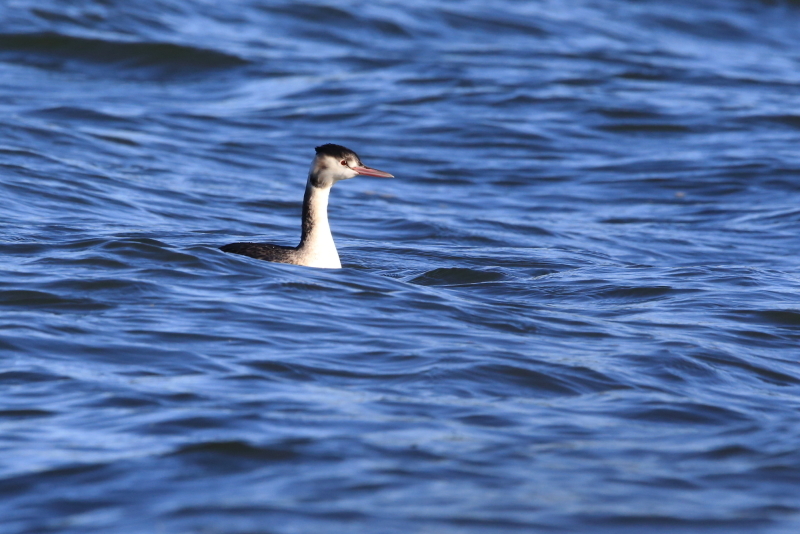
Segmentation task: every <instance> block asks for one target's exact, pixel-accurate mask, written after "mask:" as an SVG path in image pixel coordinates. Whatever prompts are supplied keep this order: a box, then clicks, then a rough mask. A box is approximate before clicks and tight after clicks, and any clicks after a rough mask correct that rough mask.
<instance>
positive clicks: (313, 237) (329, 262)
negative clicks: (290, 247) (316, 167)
mask: <svg viewBox="0 0 800 534" xmlns="http://www.w3.org/2000/svg"><path fill="white" fill-rule="evenodd" d="M330 192H331V188H330V187H315V186H313V185H311V180H310V179H309V181H308V183H307V184H306V194H305V198H304V199H303V235H302V237H301V239H300V244H299V245H298V246H297V259H298V260H299V261H298V263H299V264H300V265H306V266H308V267H323V268H327V269H340V268H341V267H342V264H341V262H340V261H339V253H338V252H336V244H335V243H334V242H333V235H332V234H331V227H330V225H329V224H328V197H329V196H330Z"/></svg>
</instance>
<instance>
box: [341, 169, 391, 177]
mask: <svg viewBox="0 0 800 534" xmlns="http://www.w3.org/2000/svg"><path fill="white" fill-rule="evenodd" d="M350 168H351V169H353V170H354V171H356V172H357V173H358V174H360V175H362V176H377V177H378V178H394V175H393V174H389V173H388V172H383V171H379V170H378V169H373V168H372V167H350Z"/></svg>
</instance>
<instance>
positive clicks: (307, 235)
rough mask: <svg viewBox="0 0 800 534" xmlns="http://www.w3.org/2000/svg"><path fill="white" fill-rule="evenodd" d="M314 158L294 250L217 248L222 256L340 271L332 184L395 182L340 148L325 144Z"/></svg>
mask: <svg viewBox="0 0 800 534" xmlns="http://www.w3.org/2000/svg"><path fill="white" fill-rule="evenodd" d="M316 151H317V155H316V156H315V157H314V160H313V161H312V162H311V169H310V170H309V171H308V183H306V194H305V197H304V198H303V233H302V235H301V237H300V244H299V245H297V246H296V247H284V246H281V245H273V244H270V243H231V244H230V245H225V246H222V247H220V250H222V251H223V252H232V253H233V254H242V255H243V256H250V257H251V258H256V259H259V260H267V261H274V262H278V263H293V264H295V265H306V266H308V267H322V268H326V269H340V268H341V267H342V264H341V263H340V262H339V253H338V252H336V245H335V244H334V242H333V236H332V235H331V227H330V226H329V225H328V195H329V194H330V192H331V187H333V184H335V183H336V182H338V181H340V180H347V179H348V178H353V177H354V176H378V177H380V178H394V176H392V175H391V174H389V173H388V172H383V171H379V170H378V169H372V168H370V167H367V166H366V165H364V164H363V163H361V159H360V158H359V157H358V154H356V153H355V152H353V151H352V150H350V149H349V148H345V147H343V146H340V145H334V144H330V143H328V144H327V145H322V146H318V147H316Z"/></svg>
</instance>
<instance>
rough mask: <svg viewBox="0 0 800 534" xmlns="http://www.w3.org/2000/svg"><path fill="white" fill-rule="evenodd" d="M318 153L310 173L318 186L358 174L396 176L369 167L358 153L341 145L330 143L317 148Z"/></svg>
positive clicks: (328, 184)
mask: <svg viewBox="0 0 800 534" xmlns="http://www.w3.org/2000/svg"><path fill="white" fill-rule="evenodd" d="M316 151H317V155H316V156H315V157H314V161H313V162H311V170H310V171H309V173H308V177H309V180H311V184H312V185H314V186H316V187H331V186H332V185H333V184H335V183H336V182H338V181H341V180H347V179H348V178H354V177H356V176H377V177H379V178H394V176H392V175H391V174H389V173H388V172H383V171H379V170H378V169H373V168H372V167H367V166H366V165H364V164H363V163H362V162H361V158H359V157H358V154H356V153H355V152H353V151H352V150H350V149H349V148H345V147H343V146H341V145H334V144H331V143H328V144H326V145H322V146H318V147H317V148H316Z"/></svg>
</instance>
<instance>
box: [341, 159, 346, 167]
mask: <svg viewBox="0 0 800 534" xmlns="http://www.w3.org/2000/svg"><path fill="white" fill-rule="evenodd" d="M342 165H344V166H345V167H347V160H346V159H343V160H342Z"/></svg>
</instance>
